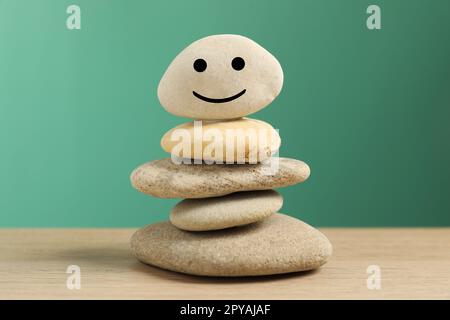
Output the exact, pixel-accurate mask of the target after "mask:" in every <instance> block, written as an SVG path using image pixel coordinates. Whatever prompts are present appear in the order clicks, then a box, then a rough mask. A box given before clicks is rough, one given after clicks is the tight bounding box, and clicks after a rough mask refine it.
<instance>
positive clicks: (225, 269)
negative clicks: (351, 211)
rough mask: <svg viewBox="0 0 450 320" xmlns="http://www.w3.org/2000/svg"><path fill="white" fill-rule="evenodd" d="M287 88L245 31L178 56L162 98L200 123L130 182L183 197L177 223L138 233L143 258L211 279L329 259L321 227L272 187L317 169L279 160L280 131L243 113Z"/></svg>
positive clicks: (180, 132) (135, 242)
mask: <svg viewBox="0 0 450 320" xmlns="http://www.w3.org/2000/svg"><path fill="white" fill-rule="evenodd" d="M282 84H283V72H282V69H281V66H280V64H279V62H278V61H277V60H276V58H275V57H274V56H272V55H271V54H270V53H269V52H268V51H266V50H265V49H264V48H262V47H261V46H259V45H258V44H256V43H255V42H254V41H252V40H250V39H248V38H246V37H243V36H237V35H216V36H210V37H206V38H203V39H200V40H198V41H196V42H194V43H193V44H191V45H190V46H188V47H187V48H186V49H184V50H183V51H182V52H181V53H180V54H179V55H178V56H177V57H176V58H175V60H174V61H173V62H172V64H171V65H170V66H169V68H168V69H167V71H166V73H165V74H164V76H163V78H162V79H161V82H160V84H159V87H158V97H159V99H160V102H161V104H162V105H163V106H164V107H165V108H166V110H167V111H169V112H171V113H173V114H175V115H178V116H183V117H188V118H192V119H195V120H196V121H194V122H189V123H186V124H182V125H180V126H178V127H176V128H174V129H172V130H170V131H169V132H167V133H166V134H165V135H164V136H163V138H162V140H161V145H162V147H163V149H164V150H165V151H167V152H169V153H170V154H171V157H170V158H166V159H162V160H156V161H152V162H149V163H146V164H144V165H142V166H140V167H138V168H137V169H136V170H134V172H133V173H132V175H131V181H132V184H133V186H134V187H135V188H136V189H137V190H139V191H141V192H143V193H146V194H149V195H152V196H155V197H159V198H183V199H184V200H182V201H181V202H179V203H178V204H177V205H176V206H175V207H174V208H173V210H172V212H171V214H170V222H169V221H168V222H162V223H155V224H152V225H149V226H146V227H144V228H142V229H140V230H138V231H137V232H136V233H135V234H134V235H133V237H132V240H131V246H132V250H133V252H134V254H135V255H136V257H137V258H138V259H139V260H141V261H142V262H144V263H148V264H151V265H154V266H158V267H161V268H164V269H168V270H173V271H178V272H183V273H188V274H195V275H206V276H249V275H252V276H253V275H269V274H280V273H288V272H296V271H304V270H311V269H315V268H318V267H319V266H321V265H322V264H324V263H325V262H326V261H327V260H328V258H329V257H330V255H331V251H332V247H331V244H330V243H329V241H328V239H327V238H326V237H325V236H324V235H323V234H322V233H320V232H319V231H318V230H316V229H314V228H313V227H311V226H309V225H307V224H305V223H304V222H302V221H300V220H298V219H295V218H293V217H290V216H287V215H284V214H281V213H277V212H278V211H279V210H280V209H281V207H282V204H283V198H282V197H281V195H280V194H279V193H278V192H276V191H275V190H273V189H276V188H281V187H286V186H290V185H294V184H297V183H301V182H303V181H305V180H306V179H307V178H308V177H309V173H310V171H309V167H308V166H307V165H306V164H305V163H304V162H302V161H299V160H295V159H288V158H279V157H276V156H275V155H276V154H277V153H278V149H279V147H280V143H281V139H280V137H279V135H278V132H277V131H276V130H275V129H274V128H273V127H272V126H271V125H270V124H268V123H265V122H263V121H259V120H254V119H250V118H244V117H245V116H247V115H249V114H251V113H254V112H256V111H258V110H260V109H262V108H264V107H266V106H267V105H268V104H270V103H271V102H272V101H273V100H274V99H275V97H276V96H277V95H278V94H279V92H280V91H281V87H282ZM231 133H233V135H232V134H231ZM230 137H231V138H230ZM255 139H256V140H255ZM255 141H256V143H255Z"/></svg>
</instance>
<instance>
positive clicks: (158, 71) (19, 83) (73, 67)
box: [0, 0, 450, 227]
mask: <svg viewBox="0 0 450 320" xmlns="http://www.w3.org/2000/svg"><path fill="white" fill-rule="evenodd" d="M69 4H77V5H79V6H80V7H81V11H82V17H81V18H82V29H81V30H68V29H67V28H66V18H67V16H68V15H67V14H66V8H67V6H68V5H69ZM369 4H378V5H379V6H380V7H381V10H382V29H381V30H375V31H371V30H368V29H367V28H366V18H367V16H368V15H367V14H366V8H367V6H368V5H369ZM220 33H236V34H242V35H246V36H248V37H250V38H252V39H254V40H255V41H257V42H258V43H260V44H261V45H262V46H264V47H265V48H267V49H268V50H269V51H271V52H272V53H273V54H274V55H275V56H276V57H277V58H278V59H279V61H280V62H281V64H282V66H283V69H284V72H285V84H284V88H283V91H282V93H281V95H280V96H279V97H278V98H277V100H276V101H275V102H274V103H273V104H272V105H271V106H270V107H268V108H266V109H264V110H262V111H260V112H258V113H256V114H254V115H253V116H252V117H255V118H259V119H262V120H265V121H267V122H270V123H271V124H272V125H273V126H274V127H276V128H278V129H279V130H280V135H281V137H282V139H283V143H282V148H281V150H280V154H281V156H287V157H293V158H298V159H302V160H304V161H305V162H307V163H308V164H309V165H310V166H311V168H312V175H311V178H310V180H309V181H307V182H306V183H304V184H300V185H296V186H293V187H289V188H285V189H281V192H282V194H283V195H284V197H285V205H284V208H283V210H282V212H285V213H288V214H291V215H295V216H297V217H299V218H301V219H303V220H305V221H307V222H309V223H311V224H313V225H317V226H438V225H439V226H444V225H445V226H449V225H450V186H449V185H450V141H449V138H450V59H449V57H450V41H449V39H450V1H448V0H441V1H438V0H434V1H420V0H414V1H413V0H401V1H400V0H398V1H379V0H377V1H349V0H347V1H333V0H328V1H325V0H310V1H298V0H292V1H261V0H258V1H256V0H254V1H249V0H247V1H245V0H233V1H213V0H202V1H186V0H177V1H173V0H172V1H167V0H164V1H162V0H160V1H127V0H120V1H106V0H105V1H102V0H95V1H92V0H90V1H81V0H72V1H54V0H46V1H45V0H36V1H31V0H29V1H19V0H10V1H1V0H0V226H3V227H20V226H23V227H45V226H48V227H53V226H68V227H89V226H90V227H97V226H101V227H103V226H104V227H107V226H110V227H129V226H140V225H144V224H147V223H150V222H154V221H158V220H163V219H166V218H167V215H168V212H169V210H170V208H171V207H172V206H173V205H174V204H175V203H176V201H177V200H163V199H156V198H151V197H148V196H145V195H143V194H140V193H138V192H137V191H135V190H134V189H133V188H132V187H131V185H130V182H129V174H130V172H131V171H132V170H133V168H134V167H136V166H138V165H139V164H141V163H143V162H146V161H148V160H151V159H158V158H162V157H165V156H167V155H166V154H165V153H164V152H163V151H162V150H161V148H160V145H159V141H160V138H161V136H162V135H163V134H164V133H165V132H166V131H167V130H168V129H170V128H171V127H173V126H175V125H176V124H179V123H181V122H184V121H185V120H186V119H183V118H177V117H175V116H173V115H171V114H169V113H167V112H166V111H165V110H164V109H163V108H162V107H161V106H160V105H159V102H158V100H157V97H156V87H157V84H158V81H159V79H160V77H161V76H162V74H163V72H164V70H165V69H166V67H167V66H168V64H169V63H170V62H171V60H172V59H173V58H174V56H175V55H176V54H177V53H178V52H179V51H180V50H181V49H183V48H184V47H185V46H187V45H188V44H189V43H191V42H192V41H194V40H196V39H198V38H201V37H203V36H206V35H210V34H220Z"/></svg>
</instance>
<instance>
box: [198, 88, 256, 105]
mask: <svg viewBox="0 0 450 320" xmlns="http://www.w3.org/2000/svg"><path fill="white" fill-rule="evenodd" d="M246 91H247V90H246V89H244V90H242V91H241V92H239V93H238V94H235V95H234V96H231V97H227V98H222V99H214V98H208V97H205V96H202V95H201V94H198V93H197V92H195V91H192V94H193V95H194V96H195V97H196V98H198V99H200V100H203V101H206V102H209V103H224V102H230V101H233V100H235V99H237V98H239V97H240V96H242V95H243V94H244V93H245V92H246Z"/></svg>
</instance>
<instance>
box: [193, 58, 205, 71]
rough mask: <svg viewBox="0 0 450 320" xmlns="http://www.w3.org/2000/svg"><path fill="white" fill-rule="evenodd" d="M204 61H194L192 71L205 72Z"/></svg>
mask: <svg viewBox="0 0 450 320" xmlns="http://www.w3.org/2000/svg"><path fill="white" fill-rule="evenodd" d="M206 66H207V64H206V61H205V60H203V59H197V60H195V61H194V70H195V71H197V72H203V71H205V70H206Z"/></svg>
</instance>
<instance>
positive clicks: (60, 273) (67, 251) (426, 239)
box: [0, 228, 450, 299]
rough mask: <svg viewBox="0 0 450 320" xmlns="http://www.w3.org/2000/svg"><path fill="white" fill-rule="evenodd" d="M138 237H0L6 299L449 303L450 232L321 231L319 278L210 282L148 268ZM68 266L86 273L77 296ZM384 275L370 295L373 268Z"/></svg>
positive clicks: (39, 233) (115, 232)
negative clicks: (327, 252) (324, 244)
mask: <svg viewBox="0 0 450 320" xmlns="http://www.w3.org/2000/svg"><path fill="white" fill-rule="evenodd" d="M133 231H134V230H131V229H0V299H54V298H57V299H120V298H122V299H411V298H412V299H415V298H423V299H450V228H439V229H436V228H432V229H336V228H332V229H321V231H322V232H324V233H325V234H326V235H327V236H328V238H329V239H330V241H331V242H332V243H333V246H334V254H333V257H332V259H331V260H330V261H329V262H328V263H327V264H326V265H325V266H323V267H322V268H321V269H320V270H318V271H313V272H306V273H297V274H288V275H281V276H268V277H254V278H252V277H248V278H225V279H224V278H208V277H196V276H188V275H183V274H179V273H174V272H170V271H165V270H161V269H158V268H155V267H150V266H147V265H144V264H142V263H140V262H138V261H137V260H135V259H134V257H133V256H132V255H131V254H130V250H129V246H128V240H129V238H130V236H131V234H132V233H133ZM69 265H77V266H79V267H80V270H81V289H79V290H76V289H73V290H70V289H68V288H67V285H66V281H67V278H68V276H70V274H68V273H66V270H67V267H68V266H69ZM370 265H377V266H379V267H380V270H381V289H378V290H377V289H368V288H367V278H368V277H369V274H368V273H367V268H368V266H370Z"/></svg>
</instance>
